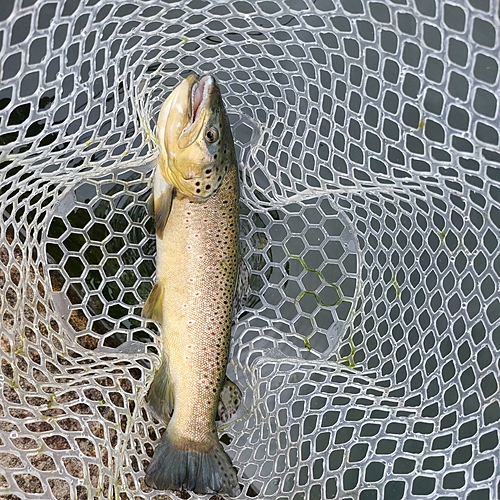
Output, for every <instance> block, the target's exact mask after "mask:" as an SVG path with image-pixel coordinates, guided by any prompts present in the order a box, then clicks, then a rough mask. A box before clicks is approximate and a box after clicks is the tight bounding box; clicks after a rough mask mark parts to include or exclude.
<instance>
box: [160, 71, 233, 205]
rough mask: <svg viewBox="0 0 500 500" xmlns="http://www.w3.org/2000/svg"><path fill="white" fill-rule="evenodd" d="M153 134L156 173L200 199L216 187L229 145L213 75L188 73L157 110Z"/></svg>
mask: <svg viewBox="0 0 500 500" xmlns="http://www.w3.org/2000/svg"><path fill="white" fill-rule="evenodd" d="M158 139H159V142H160V150H161V151H160V169H161V172H162V174H163V176H164V177H165V180H166V181H167V182H168V183H169V184H171V185H172V186H174V187H175V188H176V189H177V193H178V194H181V195H183V196H185V197H188V198H190V199H193V200H200V201H201V200H204V199H206V198H209V197H210V196H211V195H212V194H214V193H215V192H216V191H217V189H218V188H219V186H220V185H221V183H222V180H223V178H224V176H225V174H226V173H227V171H228V169H229V165H230V163H231V161H233V155H234V146H233V139H232V135H231V129H230V126H229V118H228V116H227V114H226V111H225V108H224V104H223V102H222V97H221V93H220V90H219V87H218V86H217V84H216V83H215V79H214V78H213V77H212V76H210V75H205V76H203V77H200V76H198V75H196V74H190V75H189V76H188V77H187V78H186V79H185V80H184V81H182V82H181V83H180V84H179V85H178V86H177V87H176V88H175V89H174V90H173V91H172V93H171V94H170V95H169V97H168V98H167V100H166V101H165V103H164V104H163V107H162V109H161V111H160V116H159V119H158Z"/></svg>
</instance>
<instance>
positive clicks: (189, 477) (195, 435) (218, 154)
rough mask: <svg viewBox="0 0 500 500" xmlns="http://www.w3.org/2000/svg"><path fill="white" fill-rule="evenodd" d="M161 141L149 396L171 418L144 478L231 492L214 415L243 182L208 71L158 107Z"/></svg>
mask: <svg viewBox="0 0 500 500" xmlns="http://www.w3.org/2000/svg"><path fill="white" fill-rule="evenodd" d="M158 139H159V143H160V158H159V163H158V167H157V169H156V172H155V175H154V210H155V226H156V244H157V258H156V261H157V270H156V274H157V281H156V283H155V285H154V287H153V290H152V291H151V294H150V296H149V297H148V300H147V302H146V304H145V306H144V309H143V315H144V316H145V317H149V318H152V319H155V320H157V321H159V322H160V323H161V329H162V351H163V352H162V357H163V360H162V365H161V367H160V369H159V370H158V372H157V373H156V375H155V378H154V380H153V383H152V385H151V388H150V390H149V394H148V401H149V403H150V404H151V405H152V406H153V408H155V410H156V411H157V412H158V413H159V414H161V415H163V416H164V417H165V418H166V419H167V420H168V417H169V415H171V418H170V421H169V422H168V425H167V429H166V431H165V432H164V434H163V436H162V438H161V440H160V442H159V444H158V446H157V448H156V450H155V452H154V456H153V459H152V461H151V464H150V466H149V468H148V470H147V473H146V478H145V479H146V483H147V484H148V485H149V486H150V487H152V488H156V489H162V490H163V489H169V490H182V489H187V490H190V491H194V492H195V493H217V492H219V493H224V494H228V495H231V496H236V495H237V494H239V492H240V488H239V486H238V479H237V476H236V471H235V469H234V467H233V466H232V464H231V460H230V458H229V457H228V455H227V454H226V453H225V451H224V450H223V448H222V446H221V444H220V442H219V439H218V436H217V431H216V426H215V418H216V413H217V407H218V404H219V395H220V393H221V390H222V387H223V384H224V381H225V372H226V365H227V358H228V350H229V341H230V336H231V324H232V307H233V298H234V295H235V288H236V282H237V275H238V267H239V252H238V248H239V229H238V201H239V185H238V169H237V164H236V160H235V153H234V143H233V138H232V134H231V129H230V126H229V119H228V117H227V114H226V111H225V108H224V104H223V102H222V98H221V94H220V91H219V88H218V87H217V85H216V83H215V80H214V78H213V77H211V76H203V77H202V78H200V77H199V76H197V75H195V74H191V75H189V76H188V77H187V78H186V79H185V80H184V81H183V82H182V83H180V84H179V85H178V86H177V87H176V88H175V89H174V91H173V92H172V93H171V94H170V96H169V97H168V98H167V100H166V101H165V103H164V104H163V107H162V109H161V111H160V116H159V119H158ZM172 412H173V413H172Z"/></svg>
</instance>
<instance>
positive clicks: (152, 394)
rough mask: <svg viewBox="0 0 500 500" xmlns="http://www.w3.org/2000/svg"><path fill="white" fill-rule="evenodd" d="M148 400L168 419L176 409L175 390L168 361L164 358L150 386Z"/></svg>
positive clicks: (156, 410)
mask: <svg viewBox="0 0 500 500" xmlns="http://www.w3.org/2000/svg"><path fill="white" fill-rule="evenodd" d="M146 399H147V401H148V403H149V405H150V406H151V407H152V408H153V410H154V411H155V412H156V413H157V414H158V415H159V416H160V417H162V418H164V419H165V420H168V419H169V418H170V416H171V414H172V411H173V409H174V390H173V386H172V382H171V379H170V372H169V369H168V361H167V360H166V359H165V358H163V359H162V362H161V365H160V368H158V371H157V372H156V373H155V376H154V378H153V382H151V385H150V387H149V391H148V395H147V398H146Z"/></svg>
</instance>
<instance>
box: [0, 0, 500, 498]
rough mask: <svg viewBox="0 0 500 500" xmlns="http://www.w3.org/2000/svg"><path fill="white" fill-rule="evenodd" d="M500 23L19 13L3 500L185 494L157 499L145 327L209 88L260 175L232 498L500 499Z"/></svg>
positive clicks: (9, 196)
mask: <svg viewBox="0 0 500 500" xmlns="http://www.w3.org/2000/svg"><path fill="white" fill-rule="evenodd" d="M499 15H500V14H499V3H498V0H449V1H448V0H447V1H446V2H445V1H439V0H387V1H385V2H377V1H369V0H316V1H309V0H282V1H272V0H263V1H256V2H253V1H243V0H242V1H235V2H229V3H227V2H222V1H221V2H218V1H213V2H207V1H205V0H193V1H191V2H189V3H188V2H179V1H175V0H172V1H168V0H165V1H160V0H157V1H146V0H127V1H126V2H124V1H121V0H106V1H104V0H102V1H101V0H53V1H51V2H46V1H40V0H38V1H37V0H2V7H1V9H0V65H1V66H0V71H1V73H0V77H1V82H2V84H1V86H0V110H1V111H0V147H1V150H0V151H1V153H0V207H1V217H0V288H1V291H2V294H1V298H0V299H1V301H0V314H1V318H2V321H1V332H0V341H1V342H0V357H1V369H2V374H1V383H2V391H1V396H0V429H1V431H2V433H1V436H0V471H1V472H0V498H3V499H9V500H14V499H23V500H24V499H32V498H43V499H48V498H56V499H66V498H68V499H69V498H71V499H74V498H79V499H86V498H112V499H116V500H118V499H120V500H125V499H131V500H132V499H133V500H140V499H153V498H155V499H157V500H159V499H166V498H174V497H176V494H175V493H168V494H166V493H162V492H158V491H152V490H151V489H150V488H148V487H147V486H146V485H145V483H144V479H143V478H144V470H145V469H146V468H147V466H148V464H149V460H150V458H151V456H152V452H153V449H154V446H155V442H156V441H157V440H158V439H159V436H160V434H161V432H162V429H163V428H164V424H163V423H162V422H159V421H158V420H157V419H156V418H155V417H154V415H153V414H152V413H151V412H150V411H149V409H148V407H147V406H146V405H144V396H145V393H146V390H147V387H148V385H149V383H150V381H151V377H152V372H153V368H154V367H155V366H157V363H158V356H157V349H158V337H157V333H158V331H157V327H156V326H155V325H154V324H153V323H147V322H146V321H145V320H144V319H143V318H141V315H140V312H141V306H142V304H143V302H144V300H145V298H146V297H147V295H148V292H149V290H150V289H151V287H152V283H153V275H154V268H155V266H154V254H155V240H154V236H153V223H152V221H151V218H150V216H149V215H148V212H147V198H148V196H149V194H150V191H151V172H152V169H153V167H154V165H155V159H156V156H157V146H156V142H155V138H154V128H155V121H156V116H157V113H158V111H159V107H160V106H161V104H162V103H163V101H164V99H165V98H166V96H167V95H168V94H169V92H170V91H171V90H172V88H173V87H174V86H175V85H176V84H177V83H178V82H179V81H180V80H181V79H182V78H183V77H184V76H185V75H186V74H188V72H190V71H193V70H194V71H196V72H201V73H203V72H206V73H211V74H214V75H215V77H216V78H217V79H218V81H219V83H220V86H221V89H222V92H223V95H224V99H225V101H226V103H227V105H228V111H229V113H230V116H231V120H232V123H233V128H234V133H235V138H236V142H237V149H238V156H239V160H240V167H241V179H242V203H241V213H242V215H241V217H242V228H243V230H242V233H243V234H242V245H243V252H244V254H245V259H246V260H247V262H248V263H249V267H250V268H251V273H252V274H251V293H250V297H249V298H248V301H247V303H246V305H245V306H244V307H243V309H242V310H241V311H240V312H239V314H238V316H237V318H236V320H235V327H234V332H233V336H234V340H233V344H232V348H231V355H230V356H231V357H230V359H231V361H230V365H229V374H230V376H231V377H232V378H233V379H234V380H235V381H236V382H237V384H238V385H239V386H240V387H241V389H242V391H243V395H244V405H243V406H242V407H241V410H240V411H239V415H237V417H236V418H235V419H233V420H232V421H230V422H229V423H228V424H225V427H223V428H221V433H222V434H223V435H222V441H223V442H224V443H225V444H226V445H227V446H226V449H227V451H228V453H229V454H230V456H231V457H232V458H233V461H234V464H235V466H236V467H237V468H238V471H239V478H240V481H241V484H242V485H243V491H242V494H241V498H248V497H256V498H273V499H280V500H285V499H293V500H299V499H304V500H305V499H310V500H313V499H329V498H342V499H344V498H352V499H354V498H356V499H357V498H359V499H362V500H368V499H377V498H378V499H382V498H384V499H390V500H397V499H401V498H410V497H411V498H413V497H419V498H420V497H429V498H438V497H442V498H444V497H446V498H448V499H452V498H455V499H457V500H458V499H465V498H466V499H469V500H473V499H476V500H478V499H481V500H483V499H492V500H493V498H497V495H500V493H499V488H500V486H499V479H498V478H499V476H500V473H499V471H500V469H499V467H500V465H499V458H500V446H499V435H498V434H499V420H500V406H499V377H498V370H499V356H498V351H499V349H500V319H499V318H500V301H499V296H498V289H497V288H498V282H499V280H498V277H499V274H500V257H498V250H497V248H498V238H499V237H500V154H499V136H498V124H499V101H498V95H500V94H499V90H500V89H499V68H498V64H499V63H498V61H499V58H498V54H499V42H500V37H499V30H500V19H499ZM182 495H183V494H181V493H179V494H177V496H181V497H183V498H185V497H186V495H184V496H182Z"/></svg>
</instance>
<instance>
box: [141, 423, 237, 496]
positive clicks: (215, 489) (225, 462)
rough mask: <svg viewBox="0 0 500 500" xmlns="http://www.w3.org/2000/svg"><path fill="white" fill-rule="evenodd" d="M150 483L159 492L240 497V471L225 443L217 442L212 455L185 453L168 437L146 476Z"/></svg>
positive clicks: (164, 437)
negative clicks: (184, 490)
mask: <svg viewBox="0 0 500 500" xmlns="http://www.w3.org/2000/svg"><path fill="white" fill-rule="evenodd" d="M145 480H146V484H147V485H148V486H149V487H151V488H155V489H158V490H175V491H178V490H183V489H186V490H189V491H194V492H195V493H198V494H204V493H222V494H225V495H229V496H232V497H234V496H237V495H239V494H240V487H239V485H238V478H237V476H236V470H235V469H234V467H233V466H232V464H231V460H230V458H229V457H228V456H227V454H226V452H225V451H224V450H223V449H222V446H221V444H220V443H219V442H218V441H216V442H214V446H213V448H212V449H211V450H210V451H208V452H201V451H197V450H195V449H190V450H189V449H187V450H181V449H179V448H177V446H175V444H174V442H173V441H172V439H171V438H170V436H169V435H168V429H167V431H165V432H164V433H163V436H162V438H161V440H160V443H159V444H158V446H157V448H156V450H155V453H154V456H153V460H152V461H151V464H150V465H149V468H148V470H147V473H146V478H145Z"/></svg>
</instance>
